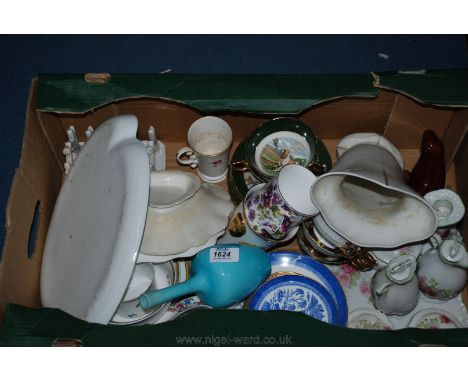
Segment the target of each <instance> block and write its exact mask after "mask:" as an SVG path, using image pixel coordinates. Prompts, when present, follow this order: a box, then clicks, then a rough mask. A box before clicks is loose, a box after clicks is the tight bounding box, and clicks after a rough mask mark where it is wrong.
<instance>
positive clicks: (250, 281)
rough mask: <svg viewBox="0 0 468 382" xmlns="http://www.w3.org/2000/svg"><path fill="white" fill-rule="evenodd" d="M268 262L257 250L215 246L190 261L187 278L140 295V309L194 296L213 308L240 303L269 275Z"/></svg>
mask: <svg viewBox="0 0 468 382" xmlns="http://www.w3.org/2000/svg"><path fill="white" fill-rule="evenodd" d="M270 273H271V262H270V258H269V256H268V254H267V253H266V252H265V251H263V250H262V249H260V248H255V247H250V246H246V245H234V244H232V245H229V244H224V245H215V246H212V247H208V248H205V249H203V250H202V251H200V252H199V253H198V254H197V255H196V256H195V258H194V260H193V262H192V271H191V274H190V279H189V280H187V281H184V282H183V283H180V284H177V285H173V286H170V287H167V288H164V289H160V290H156V291H152V292H148V293H145V294H142V295H141V296H140V304H141V307H142V308H143V309H148V308H151V307H152V306H155V305H159V304H162V303H164V302H167V301H171V300H174V299H177V298H179V297H182V296H186V295H194V294H195V295H197V296H198V297H199V298H200V300H201V301H202V302H203V303H205V304H207V305H210V306H212V307H213V308H225V307H228V306H230V305H233V304H235V303H238V302H240V301H242V300H243V299H244V298H246V297H247V296H248V295H249V294H250V293H252V292H253V291H254V290H255V289H256V288H258V286H259V285H260V284H261V283H262V282H263V281H264V280H265V279H266V278H267V277H268V276H269V275H270Z"/></svg>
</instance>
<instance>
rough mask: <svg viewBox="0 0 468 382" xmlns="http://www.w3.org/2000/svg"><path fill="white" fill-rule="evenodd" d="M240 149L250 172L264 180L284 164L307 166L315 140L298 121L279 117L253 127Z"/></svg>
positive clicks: (315, 143) (312, 152)
mask: <svg viewBox="0 0 468 382" xmlns="http://www.w3.org/2000/svg"><path fill="white" fill-rule="evenodd" d="M244 147H245V152H246V154H247V162H248V164H249V167H250V169H251V170H252V171H253V172H254V173H255V174H256V175H257V177H259V178H260V179H262V180H264V181H268V180H269V179H271V178H272V177H274V176H275V175H276V174H277V173H278V172H279V171H280V170H281V168H282V167H283V166H285V165H287V164H298V165H300V166H303V167H308V166H309V165H311V164H312V162H313V161H314V160H315V159H316V153H317V138H316V136H315V134H314V132H313V131H312V129H311V128H309V127H308V126H307V125H306V124H304V123H303V122H302V121H300V120H299V119H297V118H291V117H280V118H275V119H272V120H270V121H267V122H264V123H262V124H261V125H260V126H259V127H257V129H255V131H254V132H253V133H252V134H251V135H250V136H249V137H248V138H247V139H246V142H245V146H244Z"/></svg>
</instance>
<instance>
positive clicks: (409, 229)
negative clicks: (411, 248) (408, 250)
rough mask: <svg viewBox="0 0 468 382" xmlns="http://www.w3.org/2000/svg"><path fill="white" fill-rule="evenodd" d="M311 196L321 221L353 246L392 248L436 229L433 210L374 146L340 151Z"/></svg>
mask: <svg viewBox="0 0 468 382" xmlns="http://www.w3.org/2000/svg"><path fill="white" fill-rule="evenodd" d="M311 196H312V200H313V202H314V203H315V205H316V206H317V207H318V209H319V210H320V213H321V214H322V216H323V218H324V220H325V221H326V222H327V224H328V225H329V226H330V227H331V228H332V229H333V230H334V231H336V232H337V233H338V234H340V235H341V236H343V237H345V238H346V239H348V240H349V241H350V242H351V243H354V244H355V245H357V246H359V247H374V248H395V247H398V246H401V245H403V244H406V243H413V242H418V241H422V240H424V239H427V238H428V237H430V236H431V235H432V234H433V233H434V232H435V230H436V228H437V217H436V214H435V212H434V210H433V209H432V207H431V206H430V204H429V203H428V202H427V201H425V200H424V199H423V198H421V196H419V195H418V194H417V193H416V192H415V191H414V190H413V189H412V188H410V187H409V186H408V185H407V184H406V183H405V181H404V179H403V170H402V168H401V167H400V164H399V163H398V161H397V160H396V159H395V157H394V155H393V154H392V153H390V152H389V151H388V150H387V149H385V148H384V147H381V146H377V145H374V144H359V145H356V146H353V147H351V148H350V149H348V150H346V151H345V152H344V153H343V154H342V156H341V157H340V159H339V160H338V162H337V163H336V165H335V167H333V168H332V169H331V170H330V171H329V172H328V173H326V174H323V175H322V176H320V177H319V178H318V179H317V181H316V182H315V183H314V185H313V186H312V192H311Z"/></svg>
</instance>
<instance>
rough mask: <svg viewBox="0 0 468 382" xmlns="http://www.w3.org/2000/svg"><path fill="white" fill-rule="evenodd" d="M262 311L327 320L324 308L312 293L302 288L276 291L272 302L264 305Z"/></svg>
mask: <svg viewBox="0 0 468 382" xmlns="http://www.w3.org/2000/svg"><path fill="white" fill-rule="evenodd" d="M261 309H262V310H290V311H295V312H302V313H305V314H308V315H309V316H312V317H314V318H316V319H317V320H321V321H323V320H324V319H325V318H326V317H325V314H324V311H325V308H324V306H323V305H322V304H321V303H320V302H319V300H318V299H317V298H316V297H315V296H314V295H313V294H312V293H310V292H307V291H304V290H303V289H301V288H295V289H280V290H278V291H276V292H275V293H274V294H273V296H272V297H271V298H270V300H269V301H266V302H265V303H264V304H263V305H262V308H261Z"/></svg>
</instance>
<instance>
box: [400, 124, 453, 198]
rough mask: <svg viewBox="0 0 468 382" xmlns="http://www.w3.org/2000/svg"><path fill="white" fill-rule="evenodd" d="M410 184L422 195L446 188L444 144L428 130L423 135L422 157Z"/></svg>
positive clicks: (410, 179) (415, 167)
mask: <svg viewBox="0 0 468 382" xmlns="http://www.w3.org/2000/svg"><path fill="white" fill-rule="evenodd" d="M408 183H409V185H410V186H411V187H412V188H413V189H414V190H415V191H416V192H418V193H419V194H421V195H425V194H427V193H428V192H430V191H434V190H439V189H441V188H444V186H445V159H444V144H443V143H442V141H441V140H440V139H439V137H438V136H437V134H436V133H435V132H434V131H432V130H426V131H425V132H424V134H423V137H422V142H421V156H420V157H419V159H418V161H417V162H416V165H415V166H414V168H413V171H412V172H411V176H410V178H409V182H408Z"/></svg>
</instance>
